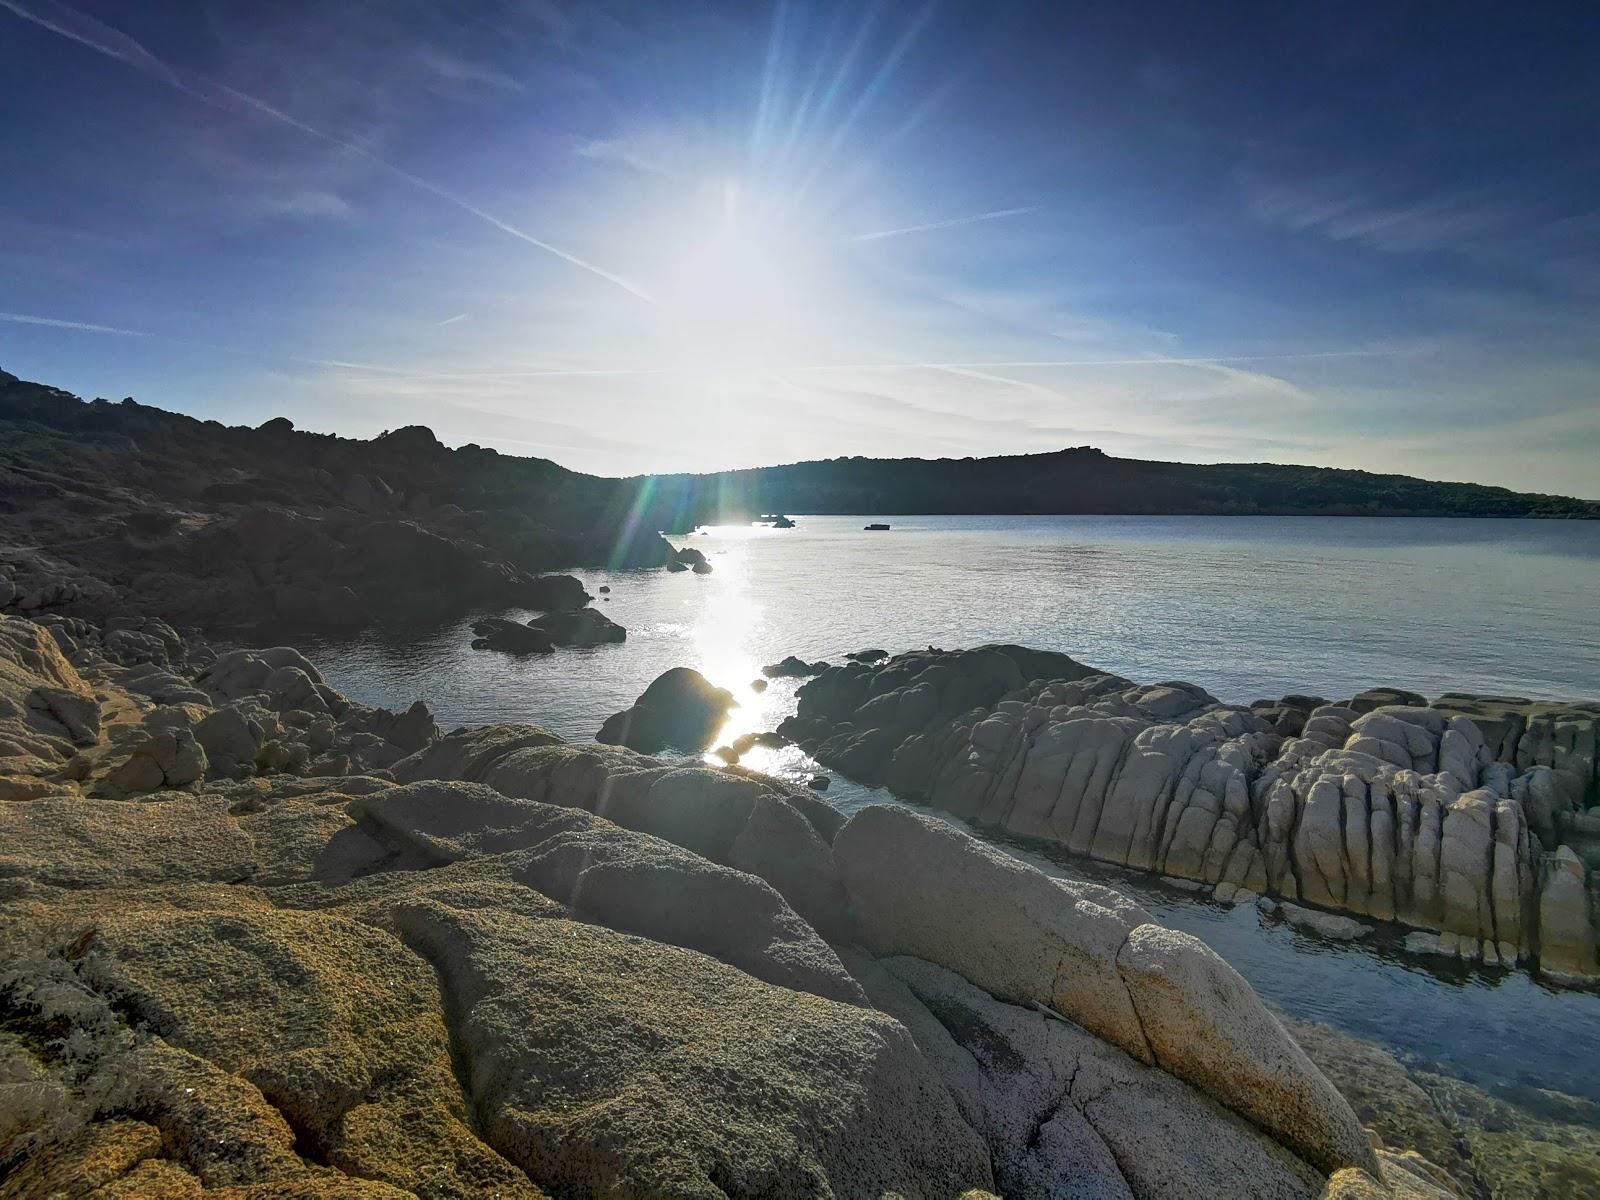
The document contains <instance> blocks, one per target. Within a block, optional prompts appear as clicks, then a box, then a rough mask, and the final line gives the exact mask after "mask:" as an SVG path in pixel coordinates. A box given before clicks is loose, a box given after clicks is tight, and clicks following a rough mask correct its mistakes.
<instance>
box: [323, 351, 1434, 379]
mask: <svg viewBox="0 0 1600 1200" xmlns="http://www.w3.org/2000/svg"><path fill="white" fill-rule="evenodd" d="M1405 353H1410V351H1404V350H1322V351H1315V352H1311V353H1305V354H1230V355H1220V356H1212V357H1209V358H1160V357H1156V358H1057V359H1013V360H1010V361H1005V362H993V361H988V362H902V363H881V362H880V363H828V364H820V363H801V364H794V365H783V364H779V365H775V366H759V367H757V366H751V367H549V368H541V369H538V370H531V371H413V370H408V369H405V368H401V367H379V366H367V365H364V364H362V363H350V362H336V363H330V364H328V365H330V366H337V367H341V368H347V369H351V370H368V371H379V372H382V373H383V374H386V375H407V376H411V377H413V378H418V379H485V380H488V379H544V378H550V377H570V378H582V377H587V376H597V377H613V376H651V375H763V374H766V373H768V372H772V371H781V372H784V373H786V374H792V375H804V374H833V373H844V372H856V371H943V372H947V373H949V372H975V371H984V370H1008V369H1009V370H1025V369H1029V368H1054V367H1216V366H1226V365H1227V364H1229V363H1241V362H1292V361H1296V360H1314V359H1338V358H1388V357H1394V356H1396V355H1400V354H1405ZM1006 382H1010V383H1020V382H1021V381H1018V380H1008V381H1006Z"/></svg>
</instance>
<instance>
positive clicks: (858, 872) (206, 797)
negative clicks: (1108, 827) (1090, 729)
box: [0, 618, 1429, 1200]
mask: <svg viewBox="0 0 1600 1200" xmlns="http://www.w3.org/2000/svg"><path fill="white" fill-rule="evenodd" d="M147 632H148V631H147ZM141 636H145V634H141ZM149 636H150V638H151V642H152V645H159V646H160V651H159V661H157V660H156V658H155V657H149V658H145V659H141V658H140V657H139V648H138V646H137V645H136V644H133V643H129V642H128V641H127V640H126V639H124V640H123V641H122V642H121V643H119V646H120V649H119V648H118V647H112V646H109V645H108V640H109V639H108V637H107V634H106V632H105V631H104V630H101V629H96V628H92V627H89V626H87V625H86V624H84V623H82V622H79V623H78V624H77V625H74V626H72V627H71V628H64V627H56V626H44V625H38V624H36V623H34V622H31V621H22V620H18V619H15V618H0V739H4V740H5V742H6V745H7V746H8V748H11V749H14V750H16V751H17V752H16V753H14V754H11V755H10V756H9V757H8V759H7V762H8V764H9V765H10V766H11V767H12V768H15V769H16V772H15V773H16V774H17V777H18V778H22V779H27V780H37V781H39V782H40V783H41V784H42V785H43V786H44V787H45V788H46V790H45V791H43V792H41V793H39V794H24V795H20V796H14V797H13V798H12V799H10V800H7V801H5V802H3V803H0V917H3V920H0V1017H3V1021H0V1192H3V1194H5V1195H8V1196H9V1195H17V1196H34V1195H39V1196H53V1195H57V1194H72V1195H76V1194H86V1195H87V1194H93V1195H102V1196H108V1197H109V1196H129V1197H132V1196H201V1195H217V1196H225V1197H231V1198H233V1200H245V1198H250V1197H259V1198H261V1200H265V1197H268V1196H272V1197H307V1198H313V1197H314V1198H319V1200H331V1198H342V1197H382V1196H404V1195H417V1196H440V1197H444V1196H463V1197H465V1196H484V1195H500V1196H506V1197H518V1196H522V1197H529V1198H534V1197H540V1196H545V1195H559V1196H596V1197H598V1196H613V1195H619V1194H670V1195H684V1196H706V1197H711V1196H733V1197H767V1196H795V1197H800V1196H807V1197H809V1196H819V1195H831V1196H840V1197H843V1196H872V1197H877V1196H887V1195H903V1196H926V1197H949V1198H951V1200H954V1198H956V1197H961V1196H969V1197H975V1196H978V1195H990V1194H993V1192H994V1191H995V1190H999V1191H1001V1192H1003V1193H1004V1194H1006V1195H1008V1196H1017V1197H1034V1196H1037V1197H1045V1196H1058V1195H1095V1196H1139V1197H1147V1196H1149V1197H1183V1198H1187V1197H1191V1196H1195V1195H1220V1194H1226V1195H1237V1196H1263V1197H1266V1196H1272V1197H1279V1196H1288V1197H1308V1198H1309V1197H1315V1196H1317V1195H1319V1194H1320V1193H1322V1192H1323V1190H1324V1187H1325V1185H1326V1186H1332V1184H1328V1182H1327V1181H1328V1177H1329V1173H1330V1172H1340V1173H1341V1174H1339V1176H1338V1178H1339V1179H1342V1180H1344V1181H1345V1182H1346V1183H1349V1184H1350V1186H1352V1187H1355V1186H1360V1187H1370V1188H1372V1189H1376V1190H1375V1191H1373V1193H1372V1194H1376V1195H1380V1196H1400V1195H1412V1194H1417V1195H1427V1194H1429V1193H1426V1192H1415V1193H1414V1192H1409V1191H1404V1190H1402V1185H1401V1184H1399V1183H1397V1182H1396V1180H1397V1179H1398V1178H1399V1176H1397V1175H1396V1174H1395V1173H1394V1171H1393V1170H1392V1169H1391V1166H1390V1162H1389V1159H1388V1158H1387V1157H1380V1156H1377V1155H1374V1154H1373V1153H1372V1152H1371V1150H1370V1149H1369V1148H1368V1146H1367V1143H1366V1140H1365V1134H1364V1132H1363V1131H1362V1130H1361V1129H1360V1126H1359V1125H1357V1124H1355V1120H1354V1117H1353V1116H1352V1115H1351V1113H1350V1111H1349V1109H1348V1108H1347V1107H1346V1106H1345V1105H1344V1102H1343V1101H1342V1100H1340V1099H1339V1097H1338V1096H1337V1094H1336V1093H1334V1092H1333V1090H1332V1088H1331V1087H1330V1086H1329V1085H1328V1084H1327V1081H1326V1080H1325V1079H1323V1077H1322V1076H1321V1075H1320V1074H1318V1073H1317V1071H1316V1070H1315V1069H1314V1068H1313V1067H1311V1065H1310V1063H1309V1062H1308V1061H1307V1060H1305V1058H1304V1056H1303V1055H1301V1054H1300V1053H1299V1051H1298V1050H1297V1049H1296V1048H1295V1047H1294V1045H1293V1043H1292V1042H1290V1041H1289V1040H1288V1039H1287V1037H1286V1036H1285V1035H1284V1034H1283V1031H1282V1029H1281V1027H1279V1026H1278V1025H1277V1024H1276V1023H1275V1022H1274V1021H1273V1019H1272V1018H1271V1017H1270V1015H1268V1014H1267V1013H1266V1012H1265V1011H1264V1010H1262V1009H1261V1007H1260V1003H1259V1001H1257V1000H1256V998H1255V997H1254V995H1253V993H1251V992H1250V991H1249V989H1248V988H1247V987H1246V986H1245V985H1244V984H1243V982H1242V981H1241V980H1239V979H1238V977H1237V976H1235V975H1233V973H1232V972H1231V971H1230V970H1229V969H1228V968H1227V967H1226V965H1225V964H1223V963H1222V962H1221V961H1220V960H1218V959H1216V958H1215V956H1214V955H1211V954H1210V953H1209V951H1206V950H1205V949H1204V947H1201V946H1200V945H1199V944H1198V943H1195V942H1194V941H1193V940H1192V939H1188V938H1185V937H1183V936H1182V935H1176V934H1172V933H1170V931H1166V930H1163V929H1161V928H1160V927H1159V926H1156V925H1154V924H1153V923H1151V922H1150V921H1149V919H1148V917H1147V915H1146V914H1144V913H1143V912H1142V911H1141V910H1138V909H1137V907H1136V906H1133V905H1131V904H1129V903H1128V902H1127V901H1126V900H1124V899H1122V898H1121V897H1120V896H1118V895H1117V894H1116V893H1115V892H1111V891H1109V890H1107V889H1098V888H1081V889H1072V888H1066V887H1064V886H1063V885H1060V884H1057V883H1056V882H1054V881H1052V880H1050V879H1048V878H1047V877H1045V876H1043V875H1042V874H1040V873H1039V872H1037V871H1033V870H1032V869H1031V868H1028V867H1025V866H1023V865H1022V864H1021V863H1019V862H1017V861H1016V860H1013V859H1009V858H1007V857H1006V856H1004V855H1001V854H999V853H998V852H996V851H993V850H990V849H988V848H985V847H983V846H980V845H979V844H978V843H976V842H974V841H973V840H972V839H970V838H966V837H964V836H962V835H960V834H957V833H955V832H953V831H952V830H950V829H948V828H945V827H941V826H939V825H937V824H935V823H933V822H931V821H929V820H928V819H926V818H923V817H920V816H916V815H914V814H911V813H909V812H907V811H905V810H900V809H867V810H865V811H863V812H862V813H860V814H858V815H857V816H855V817H854V818H852V819H851V820H849V821H848V822H847V821H846V820H845V819H844V818H843V816H842V815H841V814H839V813H838V812H837V811H836V810H834V809H833V808H831V807H830V806H829V805H828V804H827V803H826V802H825V801H823V800H821V799H820V798H818V797H816V796H815V795H813V794H811V793H809V792H808V791H806V790H805V789H800V788H794V787H791V786H789V785H786V784H783V783H780V782H778V781H776V780H771V779H766V778H763V777H761V776H757V775H754V774H751V773H748V772H739V771H715V770H710V769H707V768H704V767H700V766H695V765H686V764H684V763H683V762H682V761H672V762H669V761H664V760H659V759H653V758H648V757H645V756H643V755H640V754H637V753H635V752H633V751H630V750H627V749H622V748H616V747H608V746H573V745H568V744H566V743H564V742H562V741H561V740H560V739H559V738H556V737H555V736H554V735H552V734H550V733H548V732H547V731H544V730H541V729H538V728H536V727H532V726H493V727H489V728H486V729H479V730H459V731H456V732H455V733H452V734H449V735H445V736H441V735H440V734H439V733H438V731H437V730H436V729H435V728H434V726H433V723H432V721H431V718H428V716H427V713H426V709H425V708H421V707H420V706H418V707H417V708H414V709H412V710H410V711H408V712H406V713H403V714H396V713H387V712H384V711H383V710H373V709H365V708H363V707H361V706H359V705H356V704H353V703H351V702H350V701H348V700H346V699H345V698H344V697H342V696H340V695H339V694H338V693H337V692H335V691H333V690H332V689H331V688H329V687H328V686H327V684H326V683H325V682H324V681H323V680H322V678H321V676H320V674H319V673H318V672H317V671H316V668H315V667H314V666H312V664H310V663H309V662H307V661H305V659H304V658H303V657H301V656H299V655H298V654H296V653H295V652H294V651H292V650H289V649H287V648H282V647H280V648H276V649H272V650H265V651H233V652H230V653H228V654H226V655H223V656H220V657H219V656H214V655H210V654H208V653H207V652H205V651H204V650H203V648H201V647H200V646H198V645H197V644H190V643H186V642H185V641H184V640H183V639H180V638H176V637H174V638H173V639H171V640H170V641H168V640H167V639H164V638H161V637H158V636H155V634H154V633H149ZM63 639H65V641H66V642H67V643H68V644H70V645H71V646H72V647H73V648H72V649H71V651H70V652H64V651H63V649H62V645H63ZM147 649H148V648H147ZM149 653H150V655H152V656H154V655H156V651H155V650H154V649H149ZM41 686H43V687H51V688H57V689H60V690H61V691H63V692H65V693H68V694H70V695H72V696H77V697H87V698H90V699H92V701H93V702H94V705H95V712H96V714H97V715H98V717H99V719H100V720H99V733H98V735H97V737H96V739H95V741H94V742H93V744H87V733H86V731H87V730H88V729H89V728H90V727H91V724H92V723H91V722H88V721H87V719H85V720H84V721H83V722H81V723H80V724H81V726H82V727H81V729H80V731H79V733H78V735H77V737H76V738H75V736H74V734H73V732H72V731H71V730H70V729H69V727H68V725H67V724H66V723H65V722H64V721H63V720H62V718H61V716H60V715H58V714H57V713H56V712H55V710H54V709H52V708H51V707H49V706H44V707H39V706H30V705H28V704H27V703H26V698H27V696H29V695H31V694H33V691H34V689H37V688H39V687H41ZM139 689H145V690H139ZM72 711H76V710H75V709H74V710H72ZM77 715H79V716H84V717H86V712H78V713H77ZM176 732H181V733H183V734H184V735H185V736H186V737H187V738H188V741H184V740H183V739H180V738H176V737H174V738H173V741H172V745H173V746H174V747H176V746H179V745H180V744H181V745H182V746H185V747H186V746H188V745H190V744H191V743H192V745H193V747H194V749H195V752H196V753H195V754H194V755H193V756H192V761H193V762H195V763H203V765H201V766H200V768H199V774H198V775H197V776H196V777H195V778H194V779H192V780H189V781H187V782H185V783H182V784H173V783H172V782H171V781H170V780H169V779H168V777H167V776H168V769H169V766H170V765H171V764H169V763H168V762H167V757H163V756H157V757H158V758H159V760H160V761H159V764H158V765H160V770H161V773H162V781H161V790H159V791H156V792H154V793H151V794H148V795H145V794H138V793H135V794H132V795H130V796H129V797H128V798H115V797H116V796H118V795H120V794H121V789H120V787H116V788H114V787H111V786H109V785H108V781H109V780H111V779H113V778H117V777H118V772H125V771H126V767H125V764H126V763H127V762H128V761H133V760H135V759H138V758H140V757H146V758H148V757H151V752H150V751H149V746H150V745H151V744H152V743H153V742H155V741H156V740H158V739H159V738H160V737H162V736H165V735H167V734H169V733H176ZM163 745H165V743H163ZM335 749H337V750H338V753H339V754H340V755H342V756H344V757H345V758H346V759H347V760H348V766H347V771H346V773H344V774H340V775H334V776H330V775H318V774H314V773H312V768H311V766H310V763H309V762H307V761H306V760H307V759H308V758H309V756H311V755H312V754H322V755H324V756H326V755H328V754H329V753H330V752H332V751H333V750H335ZM163 754H164V752H163ZM264 764H265V765H264ZM356 765H359V766H361V768H362V770H363V771H364V772H365V773H361V774H356V773H351V771H350V770H349V767H353V766H356ZM179 773H180V774H182V773H183V772H182V771H180V772H179ZM819 931H822V932H821V933H819ZM823 934H826V935H827V937H828V938H829V939H830V940H831V943H832V944H830V941H825V940H824V937H823ZM996 938H998V939H1000V940H999V943H998V944H997V943H996V942H995V939H996ZM835 946H838V947H841V948H842V954H841V951H839V950H836V949H835V948H834V947H835ZM1041 1009H1044V1010H1046V1011H1041ZM1406 1178H1413V1176H1410V1175H1407V1176H1406ZM1339 1186H1344V1184H1343V1183H1341V1184H1340V1185H1339ZM94 1189H99V1190H94ZM1330 1194H1333V1193H1330ZM1352 1194H1353V1193H1352Z"/></svg>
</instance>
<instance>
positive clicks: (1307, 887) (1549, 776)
mask: <svg viewBox="0 0 1600 1200" xmlns="http://www.w3.org/2000/svg"><path fill="white" fill-rule="evenodd" d="M779 732H780V733H782V734H784V735H786V736H788V737H791V738H793V739H795V740H796V741H798V742H799V743H800V744H801V745H802V746H803V747H805V748H806V749H807V750H809V751H810V752H811V753H812V754H814V755H815V756H816V757H817V758H818V759H819V760H820V761H821V762H823V763H824V764H826V765H828V766H831V767H834V768H836V769H838V770H840V771H843V772H844V773H845V774H847V775H851V776H853V777H855V778H857V779H860V780H862V781H864V782H867V783H871V784H881V785H883V786H886V787H888V788H889V789H891V790H892V791H893V792H894V793H895V794H896V795H899V796H902V797H905V798H907V799H911V800H915V801H918V802H921V803H926V804H930V805H933V806H934V807H937V808H940V809H943V810H945V811H947V812H951V813H954V814H955V815H957V816H960V817H963V818H965V819H968V820H971V821H974V822H976V823H978V824H981V825H991V826H998V827H1000V828H1003V829H1005V830H1008V831H1010V832H1012V833H1016V834H1021V835H1025V836H1029V837H1037V838H1043V839H1047V840H1050V841H1053V842H1057V843H1059V844H1061V845H1064V846H1065V847H1067V848H1068V849H1069V850H1070V851H1071V852H1073V853H1075V854H1079V855H1083V856H1085V857H1089V858H1094V859H1097V860H1100V861H1103V862H1110V863H1116V864H1118V865H1121V866H1126V867H1133V868H1136V869H1140V870H1147V871H1154V872H1159V873H1161V874H1164V875H1168V876H1173V877H1176V878H1180V879H1187V880H1195V881H1200V882H1203V883H1207V884H1220V885H1226V886H1227V887H1229V888H1230V889H1239V888H1243V889H1247V890H1249V891H1253V892H1258V893H1267V894H1271V895H1274V896H1279V897H1282V898H1285V899H1288V900H1292V901H1299V902H1303V903H1305V904H1308V905H1311V906H1314V907H1316V908H1321V909H1327V910H1335V911H1337V912H1341V913H1355V914H1359V915H1361V916H1364V917H1370V918H1372V919H1375V920H1378V921H1397V922H1400V923H1401V924H1403V925H1407V926H1410V927H1413V928H1415V929H1417V930H1419V931H1427V935H1428V937H1429V938H1431V940H1427V941H1426V942H1424V941H1423V940H1421V939H1420V938H1419V940H1416V941H1414V942H1413V945H1417V946H1421V945H1426V947H1427V948H1429V949H1432V950H1434V951H1437V952H1443V953H1448V954H1454V955H1457V956H1459V957H1463V958H1470V959H1481V960H1483V961H1486V962H1489V963H1504V964H1507V965H1511V964H1514V963H1517V962H1521V961H1524V960H1530V959H1535V958H1536V959H1537V962H1538V968H1539V970H1540V972H1541V973H1542V974H1543V975H1545V976H1546V977H1548V978H1550V979H1552V980H1554V981H1557V982H1583V981H1588V980H1594V979H1596V978H1600V963H1597V961H1596V957H1595V941H1596V935H1595V929H1596V909H1597V901H1596V892H1597V884H1600V880H1597V879H1596V877H1595V876H1596V872H1595V871H1594V870H1593V866H1592V864H1593V862H1594V858H1593V856H1594V854H1595V851H1596V850H1600V841H1597V840H1596V839H1595V838H1594V836H1593V833H1592V832H1590V830H1591V827H1592V825H1593V822H1594V818H1595V816H1597V815H1600V812H1590V811H1589V810H1590V809H1592V808H1593V807H1594V806H1595V805H1597V804H1600V777H1597V774H1596V771H1597V762H1600V740H1597V739H1600V705H1595V704H1554V703H1544V702H1537V703H1536V702H1532V701H1525V700H1514V699H1504V698H1490V697H1468V696H1463V695H1450V696H1445V697H1442V698H1441V699H1440V700H1439V701H1437V702H1436V703H1435V704H1434V705H1432V706H1429V705H1427V704H1426V703H1425V702H1424V701H1423V698H1422V697H1420V696H1415V695H1413V694H1411V693H1400V692H1394V691H1393V690H1389V689H1381V690H1375V691H1373V692H1370V693H1364V694H1363V695H1362V696H1360V697H1355V698H1353V699H1352V701H1350V702H1349V703H1344V704H1328V703H1325V702H1322V701H1320V700H1318V699H1316V698H1312V697H1284V698H1283V699H1282V700H1280V701H1263V702H1261V703H1259V704H1258V705H1255V706H1251V707H1248V708H1247V707H1242V706H1231V705H1224V704H1221V703H1219V702H1218V701H1217V700H1216V699H1215V698H1214V697H1212V696H1210V695H1209V694H1208V693H1206V692H1205V691H1204V690H1203V689H1201V688H1199V687H1196V686H1195V685H1193V684H1187V683H1179V682H1168V683H1158V684H1147V685H1139V684H1134V683H1132V682H1130V681H1129V680H1126V679H1122V678H1120V677H1117V676H1114V675H1109V674H1106V673H1103V672H1098V671H1095V670H1093V669H1092V668H1090V667H1086V666H1084V665H1083V664H1081V663H1078V662H1076V661H1074V660H1072V659H1070V658H1067V657H1066V656H1064V655H1046V654H1041V653H1038V652H1034V651H1027V650H1022V649H1020V648H1018V647H1013V646H987V647H981V648H979V649H976V650H959V651H948V652H946V651H936V650H928V651H914V652H912V653H909V654H902V655H899V656H897V657H895V658H893V659H890V660H889V661H888V662H886V663H884V664H882V665H880V666H876V667H874V666H869V665H866V664H862V663H848V664H845V665H843V666H839V667H834V668H831V669H830V670H828V671H826V672H824V673H823V674H821V675H820V676H818V677H817V678H815V679H813V680H812V681H810V682H809V683H807V684H805V685H803V686H802V687H801V689H800V692H799V710H798V713H797V715H796V716H795V717H793V718H791V719H789V720H788V721H786V722H785V723H784V724H783V725H782V726H780V729H779ZM1580 850H1582V851H1584V852H1585V853H1587V854H1589V855H1590V856H1591V857H1590V859H1589V862H1588V863H1587V864H1586V861H1585V858H1584V857H1583V854H1581V853H1580Z"/></svg>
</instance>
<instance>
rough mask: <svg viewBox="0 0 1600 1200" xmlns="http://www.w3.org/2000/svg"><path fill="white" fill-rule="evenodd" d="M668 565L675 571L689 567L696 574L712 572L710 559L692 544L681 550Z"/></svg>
mask: <svg viewBox="0 0 1600 1200" xmlns="http://www.w3.org/2000/svg"><path fill="white" fill-rule="evenodd" d="M667 565H668V566H669V567H670V568H671V569H672V570H674V571H682V570H685V569H688V570H692V571H693V572H694V573H695V574H696V575H709V574H711V563H710V561H709V560H708V559H707V558H706V556H705V555H704V554H702V553H701V552H700V551H698V550H696V549H695V548H694V547H692V546H685V547H684V548H683V549H682V550H679V551H678V552H677V553H676V554H675V555H674V556H673V559H672V561H671V562H670V563H668V564H667Z"/></svg>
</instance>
